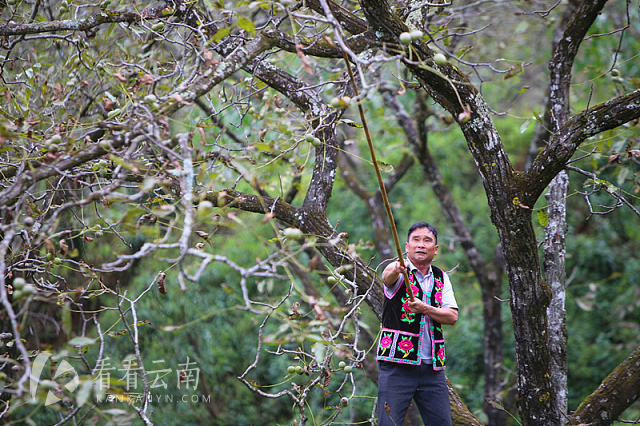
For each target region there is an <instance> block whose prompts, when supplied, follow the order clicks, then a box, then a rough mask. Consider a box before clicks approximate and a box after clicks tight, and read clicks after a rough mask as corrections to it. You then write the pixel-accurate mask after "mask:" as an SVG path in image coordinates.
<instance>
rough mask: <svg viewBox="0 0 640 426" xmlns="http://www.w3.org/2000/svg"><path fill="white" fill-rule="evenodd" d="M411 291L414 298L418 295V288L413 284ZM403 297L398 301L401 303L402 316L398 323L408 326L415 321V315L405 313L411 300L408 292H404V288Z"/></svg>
mask: <svg viewBox="0 0 640 426" xmlns="http://www.w3.org/2000/svg"><path fill="white" fill-rule="evenodd" d="M411 291H412V292H413V295H414V296H417V295H418V293H420V289H418V287H416V286H415V285H413V284H411ZM405 295H406V296H405V297H403V298H402V299H400V301H401V302H402V315H401V316H400V321H403V322H408V323H409V324H411V323H412V322H414V321H415V320H416V314H415V313H409V312H407V311H408V309H407V308H408V307H409V301H410V300H411V298H410V297H409V292H407V291H406V288H405Z"/></svg>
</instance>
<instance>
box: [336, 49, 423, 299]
mask: <svg viewBox="0 0 640 426" xmlns="http://www.w3.org/2000/svg"><path fill="white" fill-rule="evenodd" d="M342 56H344V61H345V62H346V64H347V71H348V72H349V78H350V79H351V83H352V84H353V92H354V93H355V95H356V97H358V96H360V95H359V93H358V86H357V84H356V79H355V77H354V76H353V72H352V71H351V64H350V63H349V58H348V57H347V54H346V53H345V51H344V50H343V51H342ZM358 111H360V119H361V120H362V128H363V129H364V134H365V136H366V137H367V144H368V145H369V152H370V153H371V161H373V167H374V168H375V169H376V176H377V177H378V186H379V187H380V193H381V194H382V201H384V208H385V210H386V211H387V218H388V219H389V224H390V225H391V234H392V235H393V242H394V243H395V245H396V251H397V252H398V262H400V266H402V268H403V271H402V276H403V278H404V285H405V287H406V288H407V293H409V298H410V299H411V301H412V302H413V291H412V290H411V284H409V277H408V276H407V271H406V269H404V268H406V267H405V264H404V258H403V257H402V248H401V247H400V239H399V238H398V230H397V229H396V222H395V221H394V220H393V213H391V206H390V205H389V197H387V190H386V188H385V187H384V183H383V182H382V174H380V167H379V166H378V160H377V158H376V153H375V151H374V150H373V142H371V133H369V126H368V125H367V119H366V118H365V116H364V109H363V108H362V102H358Z"/></svg>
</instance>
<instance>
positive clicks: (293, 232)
mask: <svg viewBox="0 0 640 426" xmlns="http://www.w3.org/2000/svg"><path fill="white" fill-rule="evenodd" d="M282 234H283V235H284V236H285V237H286V238H287V239H288V240H294V241H300V240H301V239H302V238H304V234H303V233H302V231H301V230H299V229H298V228H285V229H284V231H282Z"/></svg>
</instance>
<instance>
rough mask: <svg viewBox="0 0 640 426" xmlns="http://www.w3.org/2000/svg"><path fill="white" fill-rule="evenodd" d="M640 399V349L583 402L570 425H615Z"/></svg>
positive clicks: (571, 418) (572, 417)
mask: <svg viewBox="0 0 640 426" xmlns="http://www.w3.org/2000/svg"><path fill="white" fill-rule="evenodd" d="M639 396H640V346H639V347H638V348H637V349H636V350H635V351H634V352H633V353H632V354H631V355H629V356H628V357H627V358H626V359H625V360H624V361H623V362H622V363H621V364H620V365H618V366H617V367H616V368H615V369H614V370H613V371H612V372H611V373H610V374H609V375H608V376H607V378H606V379H604V380H603V381H602V383H601V384H600V386H599V387H598V389H596V390H595V391H594V392H593V393H592V394H591V395H589V396H588V397H587V398H586V399H585V400H584V401H582V403H581V404H580V406H579V407H578V409H577V410H576V411H575V412H574V413H573V415H572V416H571V417H570V418H569V424H572V425H573V424H576V425H577V424H611V423H612V422H613V421H614V420H615V419H617V418H618V416H620V414H622V412H623V411H624V410H626V409H627V408H628V407H629V406H630V405H631V404H633V403H634V402H635V401H636V400H637V399H638V397H639Z"/></svg>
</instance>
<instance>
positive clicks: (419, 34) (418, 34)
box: [409, 30, 424, 41]
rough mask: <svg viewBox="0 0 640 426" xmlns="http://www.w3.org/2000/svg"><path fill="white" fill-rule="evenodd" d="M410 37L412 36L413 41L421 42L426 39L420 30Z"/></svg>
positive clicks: (410, 34) (411, 33)
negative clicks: (423, 38)
mask: <svg viewBox="0 0 640 426" xmlns="http://www.w3.org/2000/svg"><path fill="white" fill-rule="evenodd" d="M409 36H411V40H412V41H419V40H422V37H424V33H423V32H422V31H420V30H413V31H411V32H410V33H409Z"/></svg>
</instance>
